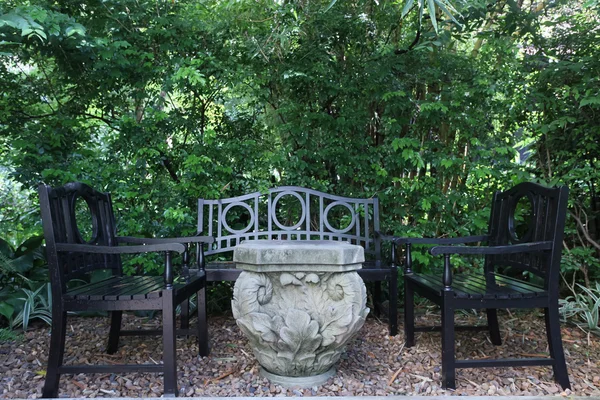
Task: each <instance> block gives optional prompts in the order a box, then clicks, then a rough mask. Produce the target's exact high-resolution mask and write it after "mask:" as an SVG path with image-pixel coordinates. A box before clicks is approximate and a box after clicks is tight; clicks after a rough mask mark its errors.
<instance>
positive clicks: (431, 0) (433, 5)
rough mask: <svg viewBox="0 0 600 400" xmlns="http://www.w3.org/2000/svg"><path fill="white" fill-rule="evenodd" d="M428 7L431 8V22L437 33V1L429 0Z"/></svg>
mask: <svg viewBox="0 0 600 400" xmlns="http://www.w3.org/2000/svg"><path fill="white" fill-rule="evenodd" d="M427 8H428V10H429V17H430V18H431V24H432V25H433V29H434V30H435V33H437V31H438V25H437V19H436V17H435V2H434V0H427Z"/></svg>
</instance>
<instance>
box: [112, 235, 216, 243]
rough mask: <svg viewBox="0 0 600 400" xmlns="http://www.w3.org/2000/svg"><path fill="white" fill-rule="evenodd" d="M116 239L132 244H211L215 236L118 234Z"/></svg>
mask: <svg viewBox="0 0 600 400" xmlns="http://www.w3.org/2000/svg"><path fill="white" fill-rule="evenodd" d="M117 241H119V242H120V243H134V244H159V243H207V244H211V243H214V242H215V238H214V237H212V236H189V237H175V238H139V237H133V236H118V237H117Z"/></svg>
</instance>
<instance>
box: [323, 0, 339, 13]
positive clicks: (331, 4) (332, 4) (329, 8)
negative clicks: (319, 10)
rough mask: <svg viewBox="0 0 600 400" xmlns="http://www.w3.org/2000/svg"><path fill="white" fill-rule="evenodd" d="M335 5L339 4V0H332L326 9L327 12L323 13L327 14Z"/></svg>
mask: <svg viewBox="0 0 600 400" xmlns="http://www.w3.org/2000/svg"><path fill="white" fill-rule="evenodd" d="M335 3H337V0H331V2H330V3H329V5H328V6H327V7H325V10H323V12H324V13H326V12H327V11H329V10H331V7H333V6H334V5H335Z"/></svg>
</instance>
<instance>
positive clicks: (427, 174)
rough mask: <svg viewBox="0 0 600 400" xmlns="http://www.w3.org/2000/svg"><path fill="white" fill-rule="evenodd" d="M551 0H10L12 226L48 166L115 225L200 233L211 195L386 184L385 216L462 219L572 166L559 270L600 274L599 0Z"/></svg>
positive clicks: (362, 191)
mask: <svg viewBox="0 0 600 400" xmlns="http://www.w3.org/2000/svg"><path fill="white" fill-rule="evenodd" d="M450 4H452V5H453V6H454V8H452V7H451V5H450ZM548 4H549V3H537V5H531V6H530V5H524V4H523V3H522V2H500V3H499V2H491V1H469V2H451V3H450V2H446V1H445V0H443V1H442V0H439V1H438V0H431V1H429V0H428V1H424V0H418V1H412V0H409V1H407V2H389V1H381V2H372V1H364V0H356V1H344V2H341V1H335V0H323V1H314V2H302V1H301V2H273V1H266V0H258V1H246V0H242V1H213V0H211V1H204V2H201V3H198V2H193V1H188V0H183V1H177V2H169V1H167V2H158V3H157V2H154V1H148V0H135V1H134V0H124V1H121V0H120V1H116V0H107V1H103V2H99V3H89V2H87V3H85V4H81V3H77V2H60V3H56V2H50V1H47V0H40V1H36V2H34V3H32V2H28V1H27V2H25V3H23V2H19V4H17V2H14V1H10V0H6V1H4V2H3V3H2V5H0V7H1V9H0V13H1V16H0V52H2V54H3V60H2V62H0V82H1V83H2V86H3V94H2V96H0V160H1V162H0V164H2V165H5V166H6V168H3V169H1V170H0V194H1V195H2V202H0V234H1V235H2V237H5V238H8V241H9V242H10V243H11V244H13V245H14V244H17V243H20V242H22V241H23V240H24V239H25V238H27V237H30V236H32V235H34V234H39V233H40V232H41V229H40V223H39V217H38V213H37V209H38V206H37V199H36V196H35V192H34V188H35V186H36V185H37V183H38V182H40V181H44V182H46V183H49V184H52V185H58V184H63V183H65V182H68V181H72V180H79V181H83V182H86V183H89V184H91V185H93V186H96V187H99V188H102V189H103V190H106V191H110V192H111V193H112V194H113V202H114V206H115V209H116V213H117V216H116V217H117V221H118V224H119V226H118V230H119V233H120V234H121V235H135V236H180V235H190V234H195V233H196V211H197V203H196V200H197V198H199V197H202V198H219V197H229V196H235V195H240V194H243V193H248V192H252V191H256V190H264V189H266V188H268V187H270V186H273V185H275V184H277V185H285V184H290V185H302V186H308V187H312V188H315V189H319V190H325V191H327V192H330V193H334V194H339V195H351V196H356V197H369V196H374V195H377V196H378V197H379V198H380V201H381V204H382V211H381V213H382V229H383V230H384V231H385V232H386V233H394V234H397V235H409V236H445V237H453V236H460V235H465V234H478V233H482V232H484V231H485V229H486V226H487V220H488V216H489V209H488V208H487V207H488V206H489V203H490V199H491V196H492V193H493V192H494V190H496V189H505V188H507V187H509V186H512V185H514V184H515V183H518V182H521V181H525V180H534V181H538V182H541V183H546V184H558V183H566V184H568V185H569V186H570V188H571V195H570V199H571V204H570V218H569V221H568V223H569V227H568V230H567V235H566V237H565V245H566V249H565V252H564V263H563V266H562V269H563V272H565V273H566V274H567V275H572V274H575V276H577V277H581V283H582V284H584V285H585V286H586V287H589V286H591V285H592V282H593V281H594V280H596V279H598V278H599V277H598V271H599V268H598V267H599V266H600V265H599V262H598V260H599V255H600V250H599V249H600V245H599V244H598V243H600V239H599V237H600V233H599V232H600V197H599V196H598V188H597V182H598V178H599V176H598V171H600V169H599V168H598V167H599V166H598V158H599V148H598V140H597V137H598V126H600V120H599V116H600V113H599V112H598V111H599V110H598V106H599V104H598V102H597V97H598V96H597V94H598V93H600V86H599V85H600V80H599V79H598V76H597V72H596V71H598V70H600V65H599V64H598V63H599V61H598V60H600V54H599V53H600V46H599V45H598V43H599V41H598V37H597V29H596V28H597V26H598V25H599V24H600V21H599V17H598V3H597V2H596V1H588V2H586V3H585V4H583V5H582V4H580V2H577V1H574V0H564V1H561V2H557V3H552V4H551V6H548ZM544 7H548V8H546V9H544ZM413 9H415V10H416V12H411V10H413ZM426 9H427V10H428V11H427V12H425V10H426ZM5 199H8V200H6V201H5ZM416 257H417V258H418V259H417V261H418V262H419V263H420V264H421V267H422V268H425V269H428V268H435V266H436V265H437V264H436V261H435V260H434V259H432V258H431V257H430V256H429V255H427V254H423V255H420V256H416ZM457 262H459V261H458V260H457ZM161 265H162V263H161V262H157V260H156V259H154V258H153V257H152V256H142V257H137V258H130V259H127V260H126V262H125V268H126V271H127V272H128V273H139V272H143V271H145V272H150V273H155V274H158V273H161V268H162V267H161ZM457 268H478V265H476V264H472V265H471V264H468V265H467V264H465V265H463V264H457ZM19 284H23V285H24V286H23V287H25V288H26V289H28V290H31V291H33V292H35V291H36V290H37V289H38V288H39V286H37V287H29V286H27V283H26V281H21V282H20V283H19ZM40 293H41V292H40ZM223 293H226V292H225V291H223ZM21 297H23V295H22V294H21ZM217 297H218V296H217Z"/></svg>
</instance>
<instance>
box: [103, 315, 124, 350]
mask: <svg viewBox="0 0 600 400" xmlns="http://www.w3.org/2000/svg"><path fill="white" fill-rule="evenodd" d="M122 317H123V311H112V312H111V313H110V330H109V332H108V345H107V346H106V352H107V353H108V354H114V353H116V352H117V348H118V347H119V335H120V332H121V319H122Z"/></svg>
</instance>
